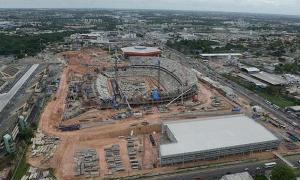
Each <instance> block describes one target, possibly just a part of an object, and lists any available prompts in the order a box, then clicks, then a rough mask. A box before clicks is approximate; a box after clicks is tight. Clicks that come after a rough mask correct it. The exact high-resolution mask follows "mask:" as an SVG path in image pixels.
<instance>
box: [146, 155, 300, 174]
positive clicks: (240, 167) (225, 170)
mask: <svg viewBox="0 0 300 180" xmlns="http://www.w3.org/2000/svg"><path fill="white" fill-rule="evenodd" d="M286 159H288V160H289V161H290V162H291V163H292V164H293V165H294V166H296V167H299V163H298V160H299V159H300V155H293V156H289V157H286ZM267 162H276V163H283V162H282V161H281V160H279V159H276V160H266V161H256V162H247V163H243V162H242V163H238V164H234V165H226V166H221V167H213V168H208V169H202V170H193V171H188V172H182V173H176V174H167V175H160V176H158V177H150V178H143V179H149V180H152V179H156V180H191V179H197V180H215V179H219V178H221V177H222V176H223V175H225V174H231V173H239V172H244V171H248V172H249V173H250V174H251V175H256V174H263V173H265V171H268V170H271V169H265V168H264V164H265V163H267Z"/></svg>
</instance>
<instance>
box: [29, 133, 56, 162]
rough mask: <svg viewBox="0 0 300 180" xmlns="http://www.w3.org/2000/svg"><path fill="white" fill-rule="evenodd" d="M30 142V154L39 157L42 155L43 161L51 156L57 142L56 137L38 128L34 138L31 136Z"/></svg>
mask: <svg viewBox="0 0 300 180" xmlns="http://www.w3.org/2000/svg"><path fill="white" fill-rule="evenodd" d="M31 142H32V156H34V157H39V156H43V157H44V159H43V161H47V160H49V159H50V158H51V157H53V154H54V152H55V150H56V148H57V145H58V143H59V138H58V137H53V136H47V135H45V134H43V133H42V132H40V131H39V130H38V131H37V133H36V136H35V137H34V138H31Z"/></svg>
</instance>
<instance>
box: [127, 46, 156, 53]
mask: <svg viewBox="0 0 300 180" xmlns="http://www.w3.org/2000/svg"><path fill="white" fill-rule="evenodd" d="M121 50H122V51H123V52H124V53H141V54H143V53H145V54H147V53H160V52H161V50H160V49H158V48H157V47H146V46H131V47H124V48H121Z"/></svg>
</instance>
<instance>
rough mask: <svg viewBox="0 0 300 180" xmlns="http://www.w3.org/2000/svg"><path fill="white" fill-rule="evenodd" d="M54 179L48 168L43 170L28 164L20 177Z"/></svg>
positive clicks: (25, 178)
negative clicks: (26, 169)
mask: <svg viewBox="0 0 300 180" xmlns="http://www.w3.org/2000/svg"><path fill="white" fill-rule="evenodd" d="M32 179H39V180H54V179H55V178H54V177H53V175H51V174H50V172H49V170H43V169H39V168H36V167H32V166H30V167H29V168H28V171H27V172H26V173H25V175H24V176H23V177H22V178H21V180H32Z"/></svg>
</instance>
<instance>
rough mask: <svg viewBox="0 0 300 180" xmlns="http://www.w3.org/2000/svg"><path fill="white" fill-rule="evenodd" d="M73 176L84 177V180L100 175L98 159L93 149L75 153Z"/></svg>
mask: <svg viewBox="0 0 300 180" xmlns="http://www.w3.org/2000/svg"><path fill="white" fill-rule="evenodd" d="M74 161H75V176H80V175H84V176H85V177H86V178H91V177H97V176H99V175H100V173H99V170H100V167H99V157H98V155H97V152H96V150H95V149H85V150H81V151H78V152H76V153H75V158H74Z"/></svg>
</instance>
